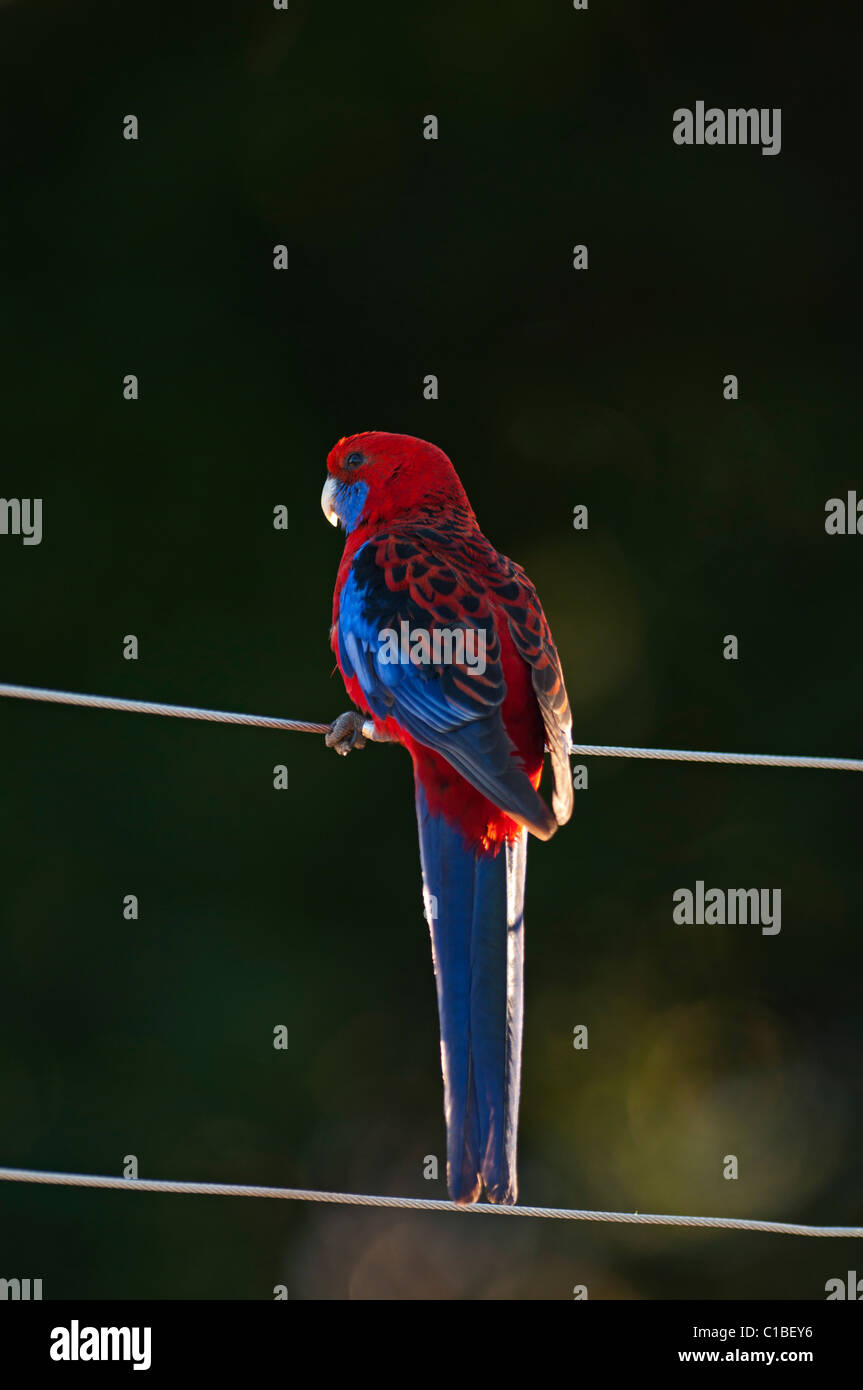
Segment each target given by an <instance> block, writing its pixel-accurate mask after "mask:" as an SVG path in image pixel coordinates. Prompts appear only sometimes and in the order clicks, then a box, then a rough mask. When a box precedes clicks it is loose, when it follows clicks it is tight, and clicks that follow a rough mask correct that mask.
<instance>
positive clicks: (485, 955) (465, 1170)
mask: <svg viewBox="0 0 863 1390" xmlns="http://www.w3.org/2000/svg"><path fill="white" fill-rule="evenodd" d="M416 801H417V820H418V823H419V837H420V857H421V860H422V869H423V885H424V890H425V899H426V915H427V917H428V919H429V926H430V929H431V939H432V954H433V957H434V966H435V978H436V982H437V996H438V1013H439V1016H440V1027H441V1065H442V1070H443V1079H444V1111H445V1115H446V1122H447V1183H448V1186H449V1191H450V1195H451V1196H452V1198H453V1200H454V1201H457V1202H475V1201H476V1200H477V1198H478V1197H479V1195H480V1191H481V1187H482V1185H483V1184H485V1189H486V1193H487V1195H488V1198H489V1200H490V1201H492V1202H501V1203H507V1204H509V1203H512V1202H515V1200H516V1197H517V1194H518V1186H517V1179H516V1137H517V1129H518V1103H519V1093H520V1088H521V1040H522V1015H523V1003H522V1001H523V973H524V882H525V870H526V865H527V831H526V830H525V831H522V833H521V835H520V837H519V839H518V840H517V841H516V842H515V843H514V844H512V845H507V846H506V847H505V848H504V849H501V851H500V852H499V853H498V854H497V855H494V856H493V855H490V854H486V853H483V852H482V851H478V852H477V851H473V850H471V849H469V848H468V847H467V846H466V844H465V843H464V839H463V837H462V834H461V832H460V831H459V830H458V829H457V828H456V827H454V826H451V825H449V824H447V822H446V821H444V820H443V818H442V817H441V816H435V815H431V814H430V812H429V810H428V805H427V802H426V798H425V793H424V792H423V789H422V787H421V786H417V798H416Z"/></svg>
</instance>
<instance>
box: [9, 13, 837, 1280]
mask: <svg viewBox="0 0 863 1390" xmlns="http://www.w3.org/2000/svg"><path fill="white" fill-rule="evenodd" d="M802 15H803V17H802V18H797V19H795V22H794V23H790V22H789V23H788V24H783V25H782V26H781V27H777V26H776V24H775V22H774V21H773V19H772V17H770V16H767V17H766V18H765V19H764V20H763V21H759V20H758V18H757V17H755V16H753V15H752V14H750V13H749V11H748V10H744V8H743V7H740V8H739V11H735V10H734V8H733V7H729V6H723V7H722V11H721V14H720V15H718V16H717V17H716V20H715V22H711V23H709V24H708V23H707V22H702V19H701V18H696V17H695V16H692V15H689V14H686V12H685V11H681V16H682V17H681V18H680V20H679V21H677V22H674V21H673V19H672V11H669V12H668V13H667V14H666V15H665V18H664V19H662V20H660V19H659V18H657V17H655V15H654V12H653V11H652V10H649V9H645V7H643V6H640V5H636V4H634V3H632V2H631V0H625V2H621V3H617V4H615V3H612V4H609V5H605V6H596V7H593V6H592V7H591V8H590V10H589V11H588V12H587V13H586V14H582V13H575V12H573V11H572V9H571V7H568V6H567V4H566V3H565V0H559V3H551V0H545V3H540V4H535V5H523V4H515V3H512V0H506V2H504V3H501V0H495V3H494V4H492V3H490V0H486V3H472V4H471V5H470V6H464V5H460V4H456V3H445V4H441V5H435V6H430V7H424V8H421V9H419V10H417V9H411V8H410V7H405V6H404V5H399V4H396V3H393V2H392V0H384V2H383V3H381V4H378V5H376V6H373V7H371V8H369V7H367V6H361V7H357V6H355V5H348V4H343V3H331V4H327V5H317V6H314V5H312V4H311V3H309V0H305V3H304V0H292V3H291V6H290V9H289V11H288V12H287V13H275V12H273V11H271V10H268V8H267V6H266V5H261V6H257V7H249V6H247V5H245V4H240V3H239V2H238V0H236V2H235V3H226V0H214V3H211V4H209V5H207V6H206V7H205V8H204V9H202V8H201V6H200V5H195V6H191V5H186V6H183V5H177V4H176V3H172V4H170V5H169V4H167V3H164V2H163V3H154V4H150V5H148V6H145V7H141V6H135V7H132V8H130V9H128V10H123V11H122V12H120V11H117V9H116V7H114V6H110V5H108V4H106V3H104V0H91V3H87V4H83V5H76V6H71V7H70V6H67V5H64V4H62V3H60V0H52V3H20V2H19V3H17V4H16V3H10V4H6V5H4V7H3V8H2V10H0V124H2V129H3V132H4V150H3V156H2V179H3V188H4V197H3V201H2V209H0V235H2V298H3V308H4V333H3V335H2V340H0V354H2V376H3V386H4V391H3V397H4V401H3V419H2V447H3V465H2V470H0V477H2V487H0V492H2V494H3V495H4V496H19V497H20V496H41V497H43V498H44V526H45V534H44V540H43V543H42V544H41V546H39V547H23V546H21V545H20V543H19V542H18V541H17V540H14V539H12V538H9V537H0V585H2V590H0V591H2V595H3V604H2V609H0V679H3V680H14V681H21V682H27V683H32V684H44V685H52V686H63V687H66V688H69V689H75V690H96V691H100V692H106V693H114V694H118V695H130V696H138V697H142V698H152V699H163V700H167V701H181V702H188V703H194V704H202V705H206V704H210V705H215V706H218V707H221V708H228V709H240V710H254V711H261V712H272V713H283V714H286V715H288V716H291V717H298V718H302V717H305V718H311V719H324V718H329V717H334V716H335V715H336V714H338V713H339V712H340V711H341V710H342V709H343V708H344V707H345V697H344V693H343V691H342V689H341V684H340V681H339V679H338V677H337V676H336V677H335V678H334V677H333V676H332V669H333V660H332V656H331V654H330V652H329V649H328V628H329V623H330V594H331V591H332V585H333V581H334V578H335V571H336V567H337V563H338V556H339V553H340V545H339V540H338V538H337V537H336V536H335V535H334V534H333V533H331V532H330V531H329V528H328V527H327V526H326V524H325V522H324V520H323V517H322V516H321V513H320V510H319V505H318V497H319V492H320V487H321V482H322V474H323V469H324V462H325V457H326V453H327V451H328V449H329V448H330V446H331V445H332V443H333V442H334V441H335V440H336V439H337V438H338V437H339V436H340V435H342V434H346V433H351V432H354V431H356V430H361V429H366V428H380V429H392V430H399V431H406V432H409V433H414V434H418V435H421V436H424V437H427V438H431V439H433V440H434V441H435V442H436V443H438V444H439V445H441V446H442V447H443V448H445V449H446V450H447V451H448V452H449V454H450V455H451V457H452V458H453V461H454V462H455V464H456V467H457V468H458V469H459V471H460V473H461V476H462V479H463V481H464V483H465V486H466V487H467V490H468V492H469V494H470V496H471V499H472V501H473V503H474V506H475V508H476V511H477V513H478V515H479V518H480V521H481V523H482V524H483V526H484V529H485V530H486V532H487V534H488V535H489V536H490V537H491V538H492V540H493V541H494V542H495V543H496V544H497V545H498V546H499V547H500V548H501V549H502V550H503V551H505V552H506V553H508V554H511V555H513V556H514V557H515V558H516V559H518V560H519V561H520V562H521V563H522V564H524V565H525V566H526V568H527V569H528V572H529V573H530V574H531V575H532V577H533V578H534V580H535V582H536V583H537V585H538V588H539V591H540V593H541V595H542V598H543V601H544V604H545V607H546V611H547V613H548V616H549V619H550V621H551V625H552V629H553V631H554V633H555V635H556V638H557V641H558V646H559V648H560V650H561V655H562V658H563V663H564V669H565V671H566V673H567V680H568V685H569V688H570V694H571V698H572V703H573V706H574V712H575V737H576V739H579V740H583V741H587V742H623V743H648V744H655V745H666V746H667V745H676V746H684V747H685V746H689V747H715V748H728V749H747V750H754V751H764V752H769V751H775V752H801V753H823V754H845V755H855V754H857V755H859V754H860V752H861V747H860V715H859V706H860V680H861V643H860V623H859V615H860V603H861V581H860V572H861V570H860V558H861V554H863V541H861V540H860V539H859V538H858V539H857V540H856V541H855V540H854V539H850V538H842V539H840V538H829V537H827V536H826V535H825V533H824V529H823V515H824V511H823V509H824V503H825V500H826V499H827V498H828V497H830V496H835V495H841V494H843V493H844V492H845V490H846V489H848V488H850V487H855V486H856V487H857V488H858V490H859V491H860V492H861V494H863V486H861V483H863V479H861V475H860V471H859V460H860V437H859V435H860V427H859V405H858V397H859V380H860V360H859V359H860V352H859V327H858V323H857V319H856V317H855V316H854V315H853V314H852V312H851V303H852V292H853V290H854V289H856V288H857V271H856V263H855V259H854V257H855V255H856V249H855V248H856V234H857V231H858V224H857V220H856V210H855V207H854V194H853V186H852V183H851V181H850V176H849V170H850V169H851V168H852V167H853V164H854V163H855V162H856V161H855V150H854V148H853V145H852V143H851V141H852V136H851V132H852V131H853V129H854V128H855V122H854V121H853V120H852V113H851V112H850V110H849V109H848V108H849V103H850V102H851V100H852V99H853V98H852V94H853V93H854V92H855V91H856V83H855V82H854V81H853V80H852V63H856V54H855V52H854V50H853V46H851V45H848V46H846V47H842V46H841V45H840V44H839V43H838V41H837V40H836V38H835V37H834V36H833V35H832V31H831V30H829V28H828V26H829V23H830V20H829V10H828V11H825V10H823V9H812V8H809V9H807V10H805V11H803V12H802ZM854 72H855V75H856V69H855V70H854ZM697 98H705V99H706V100H708V101H709V102H715V103H716V104H719V105H725V106H727V105H735V104H740V103H742V104H757V105H759V106H774V105H780V106H781V107H782V109H783V116H784V119H783V149H782V153H781V155H780V156H779V157H776V158H762V157H761V156H760V155H759V153H758V152H757V151H756V150H751V149H702V150H697V149H694V150H681V149H679V148H677V147H675V146H674V145H673V144H672V141H671V113H672V111H673V109H674V108H675V107H677V106H678V105H692V104H693V103H694V101H695V100H696V99H697ZM428 112H434V113H435V114H437V115H438V116H439V119H440V139H439V141H438V142H437V143H427V142H425V141H424V140H423V139H422V138H421V122H422V117H423V115H425V114H426V113H428ZM128 113H134V114H136V115H137V116H138V118H139V121H140V127H141V133H140V139H139V141H138V142H137V143H136V144H132V143H129V142H126V141H124V140H123V139H122V138H121V123H122V117H123V116H124V115H126V114H128ZM281 241H284V242H285V243H286V244H287V245H288V246H289V248H290V270H289V272H288V273H287V274H281V275H280V274H276V273H274V271H273V270H272V269H271V257H272V246H273V244H274V243H276V242H281ZM579 241H584V242H586V243H587V244H588V245H589V247H590V258H591V259H590V270H589V272H588V273H586V274H576V273H575V272H574V271H573V270H572V269H571V247H572V245H573V243H575V242H579ZM729 371H733V372H736V373H737V374H738V375H739V377H740V382H741V400H740V401H739V402H738V403H737V404H728V403H726V402H724V401H723V400H722V395H721V381H722V377H723V375H724V374H725V373H726V372H729ZM127 372H135V373H137V374H138V375H139V377H140V383H141V399H140V401H139V402H137V403H135V404H130V403H127V402H124V401H123V399H122V396H121V382H122V377H123V375H124V374H125V373H127ZM427 372H435V373H436V374H437V375H438V376H439V377H440V382H441V396H440V400H439V401H438V402H433V403H429V402H425V401H424V400H423V399H422V395H421V382H422V378H423V376H424V375H425V374H426V373H427ZM277 503H284V504H286V505H287V506H288V507H289V509H290V529H289V531H288V532H287V533H279V532H275V531H274V530H273V529H272V525H271V517H272V508H273V507H274V506H275V505H276V504H277ZM576 503H586V504H587V505H588V506H589V509H590V529H589V530H588V531H587V532H584V533H576V532H574V531H573V529H572V524H571V517H572V508H573V506H574V505H575V504H576ZM727 632H734V633H736V634H737V635H738V636H739V638H740V660H739V661H737V662H726V661H724V660H723V659H722V655H721V650H722V638H723V636H724V634H725V633H727ZM126 633H136V634H137V635H138V637H139V639H140V643H141V655H140V659H139V660H138V662H137V663H130V662H126V661H124V660H123V659H122V637H123V635H124V634H126ZM0 737H2V744H0V747H2V776H0V808H2V815H3V835H2V839H0V882H2V890H1V891H0V917H2V936H0V1106H2V1136H3V1138H2V1144H0V1161H2V1162H3V1163H6V1164H14V1165H21V1166H34V1167H39V1168H60V1169H74V1170H79V1171H90V1172H93V1171H97V1172H101V1171H105V1172H119V1171H121V1169H122V1163H123V1157H124V1155H126V1154H130V1153H132V1154H136V1155H137V1156H138V1158H139V1160H140V1165H141V1169H140V1171H141V1175H142V1176H144V1175H146V1176H158V1177H177V1178H201V1179H207V1178H208V1179H216V1180H224V1181H227V1180H233V1181H238V1182H258V1183H275V1184H281V1183H285V1184H291V1185H296V1186H311V1187H321V1188H330V1189H340V1190H348V1191H373V1192H398V1193H408V1194H410V1193H412V1194H414V1195H420V1196H422V1195H441V1194H442V1193H443V1190H444V1186H443V1181H440V1182H437V1183H431V1182H425V1181H423V1178H422V1175H421V1174H422V1160H423V1157H424V1155H426V1154H442V1152H443V1148H444V1135H443V1117H442V1113H441V1084H440V1076H439V1067H438V1056H439V1054H438V1041H437V1020H436V1013H435V1000H434V988H433V977H432V971H431V964H430V958H429V949H428V941H427V931H426V927H425V924H424V922H423V919H422V909H421V902H420V893H419V868H418V855H417V848H416V844H415V834H414V826H413V819H412V818H413V810H412V792H411V779H410V768H409V764H408V760H407V759H406V757H405V756H404V755H403V754H402V753H401V752H400V750H398V749H393V748H379V749H369V750H368V751H366V752H365V753H363V754H361V755H357V756H355V757H353V758H351V759H350V760H348V761H347V762H342V761H341V760H339V759H337V758H335V757H333V756H332V754H330V753H328V752H327V751H325V749H324V747H323V743H322V741H321V740H318V739H314V738H310V737H300V736H287V737H286V736H280V735H278V734H276V733H268V732H261V731H251V730H242V729H237V728H218V727H214V726H209V727H208V726H201V725H195V724H188V723H182V722H179V721H177V722H174V721H166V720H157V719H145V718H136V719H132V718H125V717H121V716H120V715H117V714H108V713H95V712H85V711H80V710H70V709H50V708H47V707H39V706H35V705H26V704H20V703H13V702H2V708H0ZM282 761H284V762H286V763H287V764H288V766H289V773H290V790H289V791H288V793H287V794H277V793H275V792H274V791H273V790H272V786H271V779H272V767H273V765H274V764H275V763H277V762H282ZM859 798H860V787H859V786H858V785H857V779H855V778H849V777H847V776H844V777H843V776H840V775H837V774H830V773H816V772H811V773H804V772H793V771H786V772H780V771H776V772H765V771H762V770H758V769H746V768H717V767H697V766H689V767H685V766H670V765H662V764H634V763H633V764H628V763H623V762H619V761H617V762H615V761H612V760H609V761H599V760H597V761H594V763H592V764H591V766H590V784H589V789H588V790H587V791H583V792H580V793H579V794H578V796H577V798H576V813H575V817H574V819H573V822H572V823H571V825H570V826H569V827H568V828H567V830H566V831H564V832H562V833H561V834H560V835H558V836H557V837H556V839H555V840H554V841H553V842H551V843H550V844H549V845H544V846H543V845H539V844H538V843H533V844H532V846H531V855H530V858H531V867H530V873H529V876H528V917H527V930H528V979H527V1023H526V1045H525V1065H524V1080H523V1109H522V1125H521V1196H522V1200H523V1201H525V1202H530V1203H542V1204H552V1205H553V1204H560V1205H570V1206H580V1207H600V1208H609V1207H613V1208H624V1209H638V1210H650V1209H660V1210H671V1211H678V1212H701V1213H707V1214H721V1213H735V1214H739V1215H745V1216H759V1217H765V1218H777V1219H794V1220H807V1221H813V1222H831V1223H834V1222H835V1223H852V1222H857V1223H859V1222H860V1221H861V1220H863V1208H861V1198H860V1183H859V1153H860V1149H861V1140H863V1117H861V1100H863V1095H861V1089H863V1083H861V1076H863V1021H861V1017H860V1009H859V980H860V973H861V964H863V938H861V933H860V931H859V920H860V902H861V895H863V873H861V865H860V855H859V823H860V819H859ZM698 878H700V879H704V880H705V881H706V882H707V883H708V884H709V885H717V886H723V887H725V886H752V885H758V886H765V887H779V888H781V889H782V894H783V927H782V932H781V934H780V935H779V936H778V937H774V938H768V937H763V936H761V935H760V934H759V932H758V929H757V928H753V927H726V928H709V927H702V928H698V927H692V928H681V927H677V926H675V925H674V924H673V922H672V918H671V907H672V903H671V894H672V892H673V891H674V890H675V889H676V888H678V887H680V886H690V887H691V886H692V885H693V884H694V882H695V880H696V879H698ZM127 893H136V894H138V895H139V897H140V902H141V916H140V920H139V921H138V922H137V923H127V922H125V921H124V920H123V917H122V899H123V896H124V895H125V894H127ZM279 1023H284V1024H286V1025H287V1026H288V1027H289V1030H290V1047H289V1050H288V1052H287V1053H277V1052H274V1051H273V1048H272V1046H271V1038H272V1030H273V1027H274V1026H275V1025H277V1024H279ZM578 1023H585V1024H587V1025H588V1027H589V1029H590V1048H589V1050H588V1051H586V1052H576V1051H574V1050H573V1048H572V1030H573V1027H574V1026H575V1025H576V1024H578ZM726 1153H735V1154H737V1155H738V1157H739V1161H740V1177H739V1180H738V1181H737V1182H727V1181H725V1180H724V1179H723V1177H722V1160H723V1156H724V1155H725V1154H726ZM0 1231H2V1237H0V1251H2V1261H0V1263H2V1270H0V1273H2V1274H3V1275H4V1276H9V1277H11V1276H12V1275H19V1276H21V1277H26V1276H32V1277H41V1278H42V1279H43V1280H44V1288H45V1296H46V1297H62V1296H83V1297H90V1298H98V1297H105V1296H118V1295H119V1296H124V1297H137V1296H142V1297H167V1298H195V1297H198V1298H269V1297H271V1296H272V1288H273V1286H274V1285H275V1284H277V1283H281V1282H286V1283H287V1284H288V1286H289V1288H290V1294H291V1297H292V1298H313V1297H320V1298H342V1297H355V1298H373V1297H394V1298H406V1297H407V1298H412V1297H413V1298H417V1297H434V1298H460V1297H466V1298H495V1297H506V1298H568V1297H571V1290H572V1287H573V1285H575V1284H581V1283H586V1284H587V1285H588V1286H589V1289H590V1295H591V1297H593V1298H602V1297H608V1298H612V1297H613V1298H659V1297H662V1298H664V1297H674V1296H677V1297H697V1298H729V1297H761V1298H767V1297H788V1298H820V1297H823V1296H824V1283H825V1280H826V1279H827V1278H828V1277H832V1276H836V1275H840V1276H841V1275H843V1274H844V1271H845V1270H846V1268H847V1266H848V1262H849V1259H850V1251H849V1249H848V1247H847V1243H844V1244H843V1243H842V1242H827V1241H816V1242H802V1241H801V1242H791V1241H788V1240H784V1239H780V1238H767V1237H753V1236H751V1235H732V1234H723V1235H721V1236H718V1235H716V1234H713V1233H705V1232H696V1231H683V1232H679V1231H668V1230H653V1229H651V1230H642V1229H635V1228H626V1227H592V1226H577V1227H573V1226H566V1227H562V1226H560V1225H557V1224H551V1223H549V1224H548V1225H545V1224H541V1223H539V1222H530V1223H528V1222H523V1223H522V1222H517V1223H512V1222H508V1221H507V1222H502V1223H501V1222H496V1221H489V1222H481V1223H477V1222H475V1221H472V1220H471V1221H467V1222H464V1221H462V1220H460V1219H458V1218H453V1217H451V1216H439V1217H438V1216H422V1215H409V1214H408V1215H406V1214H399V1215H396V1214H393V1213H388V1212H374V1211H357V1210H328V1209H315V1208H309V1209H305V1208H302V1207H300V1206H293V1205H291V1204H273V1203H261V1202H257V1203H256V1202H218V1203H213V1202H204V1201H195V1200H192V1199H186V1200H182V1201H181V1200H179V1199H175V1198H165V1199H161V1198H155V1197H147V1198H144V1197H142V1198H141V1199H140V1200H139V1201H124V1200H123V1199H120V1198H118V1197H117V1196H116V1195H114V1194H111V1193H92V1192H90V1193H88V1192H71V1191H62V1190H47V1189H46V1190H39V1189H27V1188H22V1187H17V1188H16V1187H11V1186H6V1185H0Z"/></svg>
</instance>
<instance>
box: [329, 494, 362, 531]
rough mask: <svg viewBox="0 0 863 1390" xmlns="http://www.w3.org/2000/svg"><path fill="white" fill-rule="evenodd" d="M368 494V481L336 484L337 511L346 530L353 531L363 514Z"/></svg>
mask: <svg viewBox="0 0 863 1390" xmlns="http://www.w3.org/2000/svg"><path fill="white" fill-rule="evenodd" d="M368 495H369V486H368V483H349V484H345V483H337V484H336V511H337V513H338V517H339V522H340V524H341V526H342V527H343V528H344V530H345V531H347V532H349V533H350V532H351V531H353V529H354V527H355V526H356V524H357V522H358V521H359V519H360V517H361V516H362V514H363V507H364V506H365V505H366V498H367V497H368Z"/></svg>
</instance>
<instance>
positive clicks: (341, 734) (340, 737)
mask: <svg viewBox="0 0 863 1390" xmlns="http://www.w3.org/2000/svg"><path fill="white" fill-rule="evenodd" d="M364 723H365V719H364V717H363V715H361V714H357V712H356V710H348V711H347V712H346V713H345V714H340V715H339V717H338V719H336V720H334V721H333V723H332V724H331V725H330V727H329V729H328V730H327V732H326V733H325V734H324V742H325V743H326V745H327V747H328V748H335V750H336V752H337V753H338V754H339V756H340V757H342V758H346V757H347V755H348V753H350V752H351V751H352V750H353V749H354V748H365V746H366V740H365V737H364V736H363V724H364Z"/></svg>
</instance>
